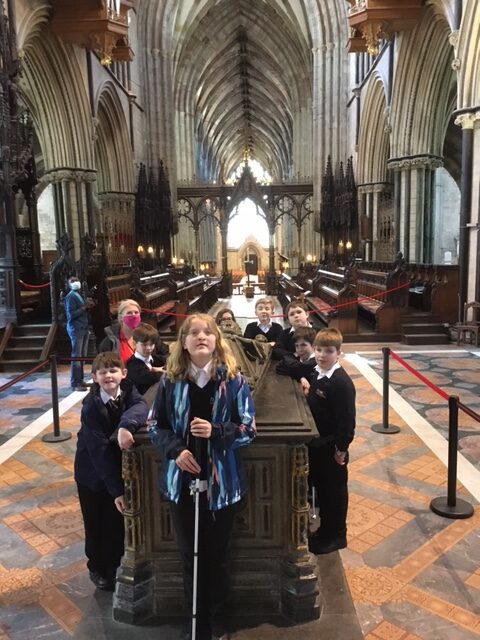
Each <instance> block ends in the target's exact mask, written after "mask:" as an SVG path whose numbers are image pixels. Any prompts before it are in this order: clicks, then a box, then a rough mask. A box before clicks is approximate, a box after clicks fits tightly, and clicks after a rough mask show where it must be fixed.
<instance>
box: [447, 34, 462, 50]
mask: <svg viewBox="0 0 480 640" xmlns="http://www.w3.org/2000/svg"><path fill="white" fill-rule="evenodd" d="M459 36H460V33H459V31H458V30H457V31H452V33H451V34H450V35H449V36H448V41H449V42H450V44H451V45H452V47H454V48H455V49H456V48H457V45H458V40H459Z"/></svg>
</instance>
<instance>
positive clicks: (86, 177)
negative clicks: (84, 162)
mask: <svg viewBox="0 0 480 640" xmlns="http://www.w3.org/2000/svg"><path fill="white" fill-rule="evenodd" d="M96 179H97V171H96V169H78V168H75V169H72V168H69V167H68V168H67V167H62V168H61V169H52V170H51V171H47V172H46V173H44V175H43V176H42V177H41V178H40V181H41V182H43V183H46V184H50V183H52V182H95V180H96Z"/></svg>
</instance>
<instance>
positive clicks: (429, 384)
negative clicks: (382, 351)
mask: <svg viewBox="0 0 480 640" xmlns="http://www.w3.org/2000/svg"><path fill="white" fill-rule="evenodd" d="M390 355H391V356H392V358H394V359H395V360H396V361H397V362H399V363H400V364H401V365H402V366H403V367H405V369H407V370H408V371H410V373H413V375H414V376H415V377H416V378H418V379H419V380H421V381H422V382H423V383H424V384H426V385H427V387H429V388H430V389H431V390H432V391H435V392H436V393H438V395H439V396H441V397H442V398H443V399H444V400H448V398H449V397H450V396H449V395H448V393H445V391H442V390H441V389H440V388H439V387H437V385H435V384H433V382H430V380H428V379H427V378H425V376H422V374H421V373H418V371H415V369H414V368H413V367H411V366H410V365H409V364H408V362H405V360H402V358H400V357H399V356H397V354H396V353H395V352H394V351H392V350H391V349H390Z"/></svg>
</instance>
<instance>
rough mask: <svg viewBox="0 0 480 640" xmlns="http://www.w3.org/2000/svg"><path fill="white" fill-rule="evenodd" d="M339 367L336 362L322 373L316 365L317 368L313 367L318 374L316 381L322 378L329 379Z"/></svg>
mask: <svg viewBox="0 0 480 640" xmlns="http://www.w3.org/2000/svg"><path fill="white" fill-rule="evenodd" d="M340 367H341V365H339V364H338V362H336V363H335V364H334V365H333V367H332V368H331V369H329V370H328V371H323V370H322V369H320V367H319V366H318V364H317V366H316V367H315V371H316V372H317V373H318V376H317V380H321V379H322V378H331V377H332V375H333V372H334V371H336V370H337V369H340Z"/></svg>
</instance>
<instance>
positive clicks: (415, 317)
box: [400, 312, 442, 324]
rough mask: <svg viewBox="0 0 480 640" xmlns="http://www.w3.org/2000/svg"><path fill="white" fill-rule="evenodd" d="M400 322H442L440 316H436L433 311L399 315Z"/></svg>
mask: <svg viewBox="0 0 480 640" xmlns="http://www.w3.org/2000/svg"><path fill="white" fill-rule="evenodd" d="M400 322H401V323H402V324H416V323H418V324H423V323H424V322H433V323H438V322H442V320H441V318H440V316H437V315H436V314H433V313H429V312H428V313H427V312H424V313H422V312H418V313H409V314H408V315H405V316H401V318H400Z"/></svg>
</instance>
